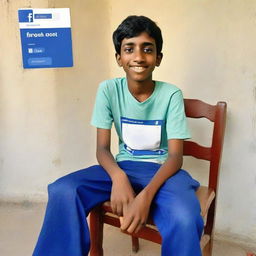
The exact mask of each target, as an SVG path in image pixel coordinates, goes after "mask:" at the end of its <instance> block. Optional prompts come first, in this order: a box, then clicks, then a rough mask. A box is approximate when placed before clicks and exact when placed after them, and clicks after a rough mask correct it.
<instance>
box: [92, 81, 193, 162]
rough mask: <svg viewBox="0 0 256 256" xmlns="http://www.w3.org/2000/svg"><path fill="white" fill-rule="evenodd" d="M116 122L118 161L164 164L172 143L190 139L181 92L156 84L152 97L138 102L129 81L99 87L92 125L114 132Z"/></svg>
mask: <svg viewBox="0 0 256 256" xmlns="http://www.w3.org/2000/svg"><path fill="white" fill-rule="evenodd" d="M113 122H114V125H115V128H116V132H117V134H118V137H119V153H118V154H117V156H116V161H117V162H119V161H124V160H133V161H151V162H157V163H160V164H161V163H163V162H164V161H165V160H166V158H167V155H168V140H169V139H188V138H190V134H189V131H188V127H187V121H186V116H185V112H184V102H183V96H182V92H181V90H180V89H178V88H177V87H176V86H174V85H172V84H168V83H165V82H160V81H155V88H154V91H153V93H152V95H151V96H150V97H149V98H148V99H147V100H145V101H143V102H139V101H137V100H136V99H135V98H134V97H133V95H132V94H131V93H130V91H129V89H128V85H127V81H126V78H115V79H112V80H107V81H104V82H102V83H101V84H100V86H99V89H98V92H97V96H96V101H95V106H94V111H93V115H92V120H91V124H92V125H93V126H96V127H97V128H103V129H111V127H112V123H113Z"/></svg>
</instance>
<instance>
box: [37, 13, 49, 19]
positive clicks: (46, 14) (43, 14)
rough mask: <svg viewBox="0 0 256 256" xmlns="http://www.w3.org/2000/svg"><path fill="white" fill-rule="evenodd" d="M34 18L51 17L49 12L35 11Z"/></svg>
mask: <svg viewBox="0 0 256 256" xmlns="http://www.w3.org/2000/svg"><path fill="white" fill-rule="evenodd" d="M34 18H35V19H52V14H51V13H35V15H34Z"/></svg>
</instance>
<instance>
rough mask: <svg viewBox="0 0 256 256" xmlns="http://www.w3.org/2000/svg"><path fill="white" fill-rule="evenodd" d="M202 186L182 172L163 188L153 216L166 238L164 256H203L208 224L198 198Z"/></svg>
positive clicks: (154, 206)
mask: <svg viewBox="0 0 256 256" xmlns="http://www.w3.org/2000/svg"><path fill="white" fill-rule="evenodd" d="M198 186H199V183H198V182H197V181H195V180H194V179H192V178H191V176H190V175H189V174H188V173H187V172H186V171H183V170H179V171H178V172H177V173H176V174H175V175H174V176H172V177H171V178H169V179H168V180H167V181H166V182H165V184H164V185H163V186H162V187H161V188H160V190H159V191H158V193H157V194H156V196H155V198H154V201H153V203H152V216H153V219H154V222H155V224H156V225H157V227H158V230H159V232H160V234H161V236H162V256H201V255H202V254H201V249H200V238H201V235H202V231H203V227H204V223H203V219H202V217H201V215H200V204H199V201H198V199H197V197H196V195H195V190H196V189H197V187H198Z"/></svg>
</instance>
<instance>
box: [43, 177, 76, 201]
mask: <svg viewBox="0 0 256 256" xmlns="http://www.w3.org/2000/svg"><path fill="white" fill-rule="evenodd" d="M75 193H76V187H75V186H74V184H72V182H70V181H68V180H65V179H62V178H60V179H58V180H56V181H55V182H53V183H51V184H49V185H48V194H49V197H61V198H63V199H64V198H67V197H71V196H72V195H74V194H75Z"/></svg>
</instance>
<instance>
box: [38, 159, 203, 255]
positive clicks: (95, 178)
mask: <svg viewBox="0 0 256 256" xmlns="http://www.w3.org/2000/svg"><path fill="white" fill-rule="evenodd" d="M118 164H119V166H120V167H121V168H122V169H123V170H124V171H125V172H126V174H127V176H128V178H129V180H130V182H131V184H132V186H133V188H134V191H136V192H139V191H141V190H142V189H143V188H144V187H145V186H146V185H147V184H148V183H149V182H150V180H151V179H152V177H153V176H154V174H155V173H156V172H157V170H158V169H159V167H160V165H159V164H156V163H150V162H135V161H123V162H120V163H118ZM111 185H112V183H111V179H110V177H109V175H108V174H107V172H106V171H105V170H104V169H103V168H102V167H101V166H99V165H95V166H92V167H89V168H87V169H83V170H80V171H77V172H74V173H71V174H68V175H66V176H64V177H62V178H60V179H58V180H57V181H55V182H54V183H52V184H50V185H49V187H48V193H49V200H48V204H47V209H46V214H45V219H44V223H43V227H42V230H41V233H40V236H39V238H38V242H37V245H36V248H35V250H34V253H33V256H85V255H88V253H89V250H90V234H89V229H88V225H87V221H86V216H87V215H88V214H89V212H90V210H91V209H92V208H93V207H94V206H96V205H97V204H99V203H101V202H104V201H107V200H109V199H110V192H111ZM198 186H199V183H198V182H197V181H196V180H194V179H192V178H191V176H190V175H189V174H188V173H187V172H186V171H184V170H179V171H178V172H177V173H176V174H175V175H173V176H172V177H171V178H169V179H168V180H167V181H166V182H165V183H164V184H163V185H162V187H161V188H160V189H159V191H158V192H157V194H156V196H155V198H154V199H153V201H152V209H151V214H152V217H153V219H154V222H155V224H156V225H157V228H158V230H159V232H160V234H161V236H162V241H163V242H162V256H200V255H201V250H200V238H201V234H202V230H203V219H202V217H201V215H200V204H199V202H198V199H197V198H196V196H195V190H196V189H197V188H198Z"/></svg>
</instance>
